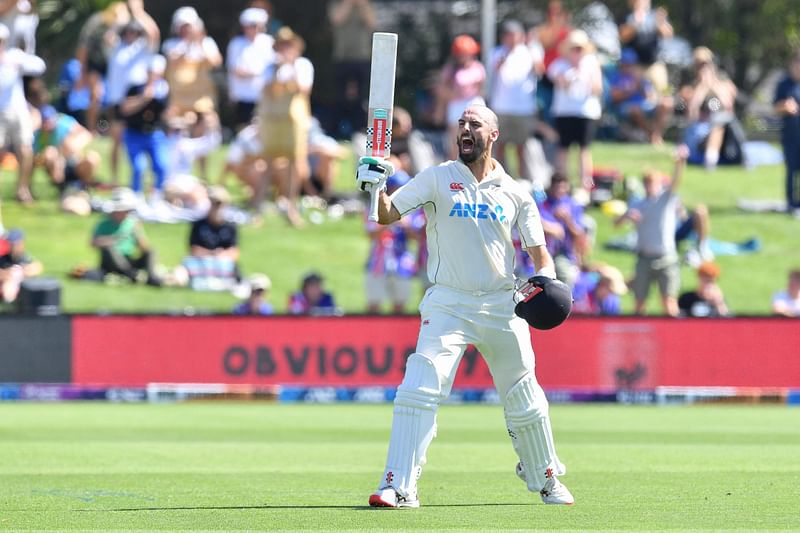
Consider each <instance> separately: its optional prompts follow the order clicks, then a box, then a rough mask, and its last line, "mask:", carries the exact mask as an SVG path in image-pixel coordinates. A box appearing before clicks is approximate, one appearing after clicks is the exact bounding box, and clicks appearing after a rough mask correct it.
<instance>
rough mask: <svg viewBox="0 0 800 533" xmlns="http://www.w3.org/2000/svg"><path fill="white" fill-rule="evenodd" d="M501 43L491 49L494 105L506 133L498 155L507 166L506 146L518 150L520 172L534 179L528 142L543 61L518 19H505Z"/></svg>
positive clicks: (532, 124)
mask: <svg viewBox="0 0 800 533" xmlns="http://www.w3.org/2000/svg"><path fill="white" fill-rule="evenodd" d="M500 42H501V44H500V46H498V47H496V48H495V49H494V50H493V51H492V58H491V62H490V65H491V68H492V70H493V71H494V75H493V76H492V90H491V98H490V101H491V107H492V110H493V111H494V112H495V113H497V118H498V119H499V120H500V131H502V132H503V134H502V135H501V136H500V138H498V140H497V159H498V161H500V164H501V165H503V167H504V168H506V169H508V168H509V167H508V166H507V165H506V162H505V160H506V146H508V145H511V146H513V147H514V149H515V150H516V155H517V161H518V165H519V172H518V175H519V176H520V177H522V178H524V179H526V180H529V181H532V180H533V176H530V175H528V169H529V168H530V165H531V162H530V161H529V153H528V150H526V149H525V143H526V142H527V140H528V137H529V136H530V134H531V132H532V131H533V127H534V120H535V119H534V116H535V114H536V76H537V75H538V74H539V73H541V72H542V70H543V68H544V64H543V63H542V62H541V61H537V58H535V57H534V56H533V54H532V53H531V50H530V48H528V46H527V44H526V42H525V28H524V27H523V26H522V24H521V23H520V22H518V21H516V20H507V21H506V22H504V23H503V26H502V32H501V40H500Z"/></svg>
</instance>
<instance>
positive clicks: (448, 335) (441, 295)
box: [416, 285, 535, 399]
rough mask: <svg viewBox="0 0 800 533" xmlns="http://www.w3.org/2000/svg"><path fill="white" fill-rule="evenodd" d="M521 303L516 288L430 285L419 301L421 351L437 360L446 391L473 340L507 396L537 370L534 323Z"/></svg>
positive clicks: (495, 381) (498, 390)
mask: <svg viewBox="0 0 800 533" xmlns="http://www.w3.org/2000/svg"><path fill="white" fill-rule="evenodd" d="M515 305H516V304H515V302H514V300H513V297H512V291H500V292H492V293H483V294H481V293H469V292H465V291H459V290H456V289H451V288H449V287H445V286H442V285H434V286H433V287H431V288H430V289H428V291H427V292H426V293H425V297H424V298H423V299H422V302H421V303H420V306H419V310H420V314H421V318H422V322H421V325H420V330H419V339H418V340H417V350H416V351H417V353H419V354H421V355H423V356H425V357H427V358H429V359H430V360H431V361H432V362H433V365H434V366H435V368H436V370H437V373H438V374H439V377H440V379H441V385H442V393H443V395H444V397H447V395H448V394H449V393H450V389H451V388H452V385H453V379H454V378H455V374H456V371H457V369H458V363H459V362H460V361H461V357H462V356H463V355H464V351H465V350H466V348H467V346H468V345H470V344H472V345H474V346H475V347H476V348H477V349H478V350H479V351H480V352H481V354H482V355H483V357H484V359H485V360H486V364H487V365H488V366H489V370H490V372H491V373H492V378H493V380H494V384H495V387H496V388H497V392H498V394H499V396H500V398H501V399H502V398H505V397H506V395H507V394H508V391H509V390H510V389H511V387H512V386H514V384H515V383H517V382H518V381H519V380H521V379H522V378H524V377H525V376H528V375H533V373H534V367H535V357H534V354H533V348H532V347H531V335H530V329H529V326H528V323H527V322H525V320H523V319H522V318H520V317H518V316H517V315H516V314H514V306H515Z"/></svg>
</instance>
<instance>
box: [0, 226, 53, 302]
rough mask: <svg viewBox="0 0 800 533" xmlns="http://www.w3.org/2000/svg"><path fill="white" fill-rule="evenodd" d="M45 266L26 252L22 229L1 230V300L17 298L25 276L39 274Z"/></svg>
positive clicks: (10, 300)
mask: <svg viewBox="0 0 800 533" xmlns="http://www.w3.org/2000/svg"><path fill="white" fill-rule="evenodd" d="M42 270H44V268H43V267H42V264H41V263H40V262H39V261H36V260H35V259H32V258H31V257H30V256H28V254H26V253H25V235H24V234H23V233H22V231H20V230H11V231H9V232H8V233H6V234H3V233H2V231H0V301H2V302H5V303H11V302H13V301H14V300H16V299H17V295H18V294H19V288H20V285H21V284H22V281H23V280H24V279H25V278H30V277H33V276H38V275H39V274H41V273H42Z"/></svg>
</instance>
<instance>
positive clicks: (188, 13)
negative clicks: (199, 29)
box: [172, 6, 202, 30]
mask: <svg viewBox="0 0 800 533" xmlns="http://www.w3.org/2000/svg"><path fill="white" fill-rule="evenodd" d="M184 24H189V25H190V26H199V25H200V24H202V22H201V20H200V15H198V14H197V10H196V9H195V8H193V7H191V6H183V7H179V8H178V9H176V10H175V13H173V14H172V29H173V30H177V29H179V28H180V27H181V26H183V25H184Z"/></svg>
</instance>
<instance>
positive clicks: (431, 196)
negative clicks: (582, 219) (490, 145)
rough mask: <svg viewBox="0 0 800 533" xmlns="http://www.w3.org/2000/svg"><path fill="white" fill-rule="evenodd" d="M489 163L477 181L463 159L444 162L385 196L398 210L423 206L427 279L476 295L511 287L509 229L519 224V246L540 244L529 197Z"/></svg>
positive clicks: (539, 229)
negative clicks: (487, 172) (479, 180)
mask: <svg viewBox="0 0 800 533" xmlns="http://www.w3.org/2000/svg"><path fill="white" fill-rule="evenodd" d="M494 165H495V166H494V169H493V170H492V172H491V174H490V175H489V176H487V177H486V178H484V180H483V181H481V182H480V183H478V181H477V180H476V179H475V176H473V175H472V172H470V170H469V168H468V167H467V166H466V165H465V164H464V163H462V162H461V161H448V162H446V163H442V164H441V165H439V166H436V167H430V168H428V169H427V170H424V171H422V172H420V173H419V174H417V176H416V177H415V178H414V179H412V180H411V181H410V182H408V183H407V184H406V185H404V186H403V187H401V188H400V189H398V190H397V191H395V192H394V193H393V194H392V195H391V200H392V204H393V205H394V206H395V208H397V210H398V211H399V212H400V214H401V215H404V214H406V213H408V212H409V211H412V210H414V209H416V208H417V207H419V206H422V207H423V208H424V209H425V215H426V217H427V219H428V225H427V228H426V230H427V234H428V254H429V255H428V278H429V279H430V281H431V283H435V284H439V285H444V286H447V287H451V288H454V289H458V290H462V291H468V292H472V293H476V294H480V293H487V292H494V291H505V290H511V289H513V288H514V258H515V253H514V245H513V242H512V240H511V228H513V227H515V226H516V227H517V228H518V229H519V234H520V237H521V239H522V246H523V248H530V247H533V246H540V245H544V244H545V240H544V231H543V230H542V222H541V219H540V217H539V210H538V208H537V207H536V202H535V201H534V200H533V197H532V196H531V194H530V193H529V192H528V191H527V190H525V188H524V187H523V186H522V185H520V184H519V183H517V182H516V181H514V179H513V178H512V177H511V176H509V175H508V174H506V172H505V170H503V167H502V166H500V164H499V163H498V162H497V161H494Z"/></svg>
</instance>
